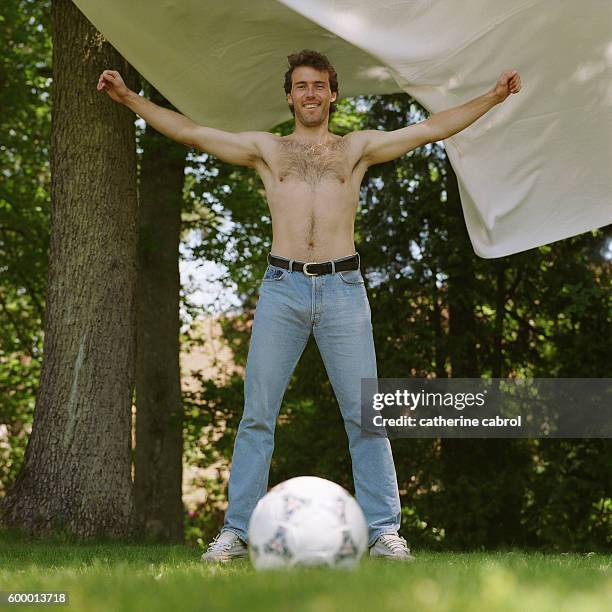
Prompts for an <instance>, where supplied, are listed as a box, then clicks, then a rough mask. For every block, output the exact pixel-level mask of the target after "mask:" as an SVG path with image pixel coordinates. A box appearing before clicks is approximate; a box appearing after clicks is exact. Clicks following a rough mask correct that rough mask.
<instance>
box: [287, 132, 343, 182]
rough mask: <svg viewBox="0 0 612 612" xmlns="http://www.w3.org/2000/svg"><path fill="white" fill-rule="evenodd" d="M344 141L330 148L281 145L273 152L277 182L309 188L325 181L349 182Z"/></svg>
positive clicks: (295, 144) (306, 145)
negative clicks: (274, 154) (301, 184)
mask: <svg viewBox="0 0 612 612" xmlns="http://www.w3.org/2000/svg"><path fill="white" fill-rule="evenodd" d="M347 149H348V148H347V146H346V143H345V141H344V139H341V138H339V139H338V140H336V141H334V142H332V143H330V144H324V145H323V144H320V145H317V144H315V145H309V144H306V143H301V142H295V141H281V142H280V143H279V144H278V147H277V152H276V164H275V165H276V166H277V168H278V180H279V181H281V182H282V181H291V180H292V179H293V180H298V181H301V182H305V183H307V184H309V185H311V186H316V185H319V184H320V183H321V182H324V181H326V180H332V181H338V182H339V183H345V182H346V181H347V180H348V178H349V173H350V160H349V152H348V150H347Z"/></svg>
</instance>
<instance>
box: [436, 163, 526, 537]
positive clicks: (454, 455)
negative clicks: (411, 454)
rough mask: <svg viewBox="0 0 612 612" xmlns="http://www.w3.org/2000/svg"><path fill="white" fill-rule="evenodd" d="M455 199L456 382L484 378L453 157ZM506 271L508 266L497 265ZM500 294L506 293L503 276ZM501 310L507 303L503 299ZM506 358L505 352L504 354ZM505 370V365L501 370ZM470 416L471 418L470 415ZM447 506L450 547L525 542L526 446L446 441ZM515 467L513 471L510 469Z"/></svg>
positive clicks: (452, 337)
mask: <svg viewBox="0 0 612 612" xmlns="http://www.w3.org/2000/svg"><path fill="white" fill-rule="evenodd" d="M447 193H448V201H449V211H448V214H449V215H450V217H449V244H450V245H452V246H451V253H450V254H449V266H448V285H449V288H448V306H449V318H450V321H449V343H448V344H449V354H450V360H451V367H452V375H453V378H480V377H481V375H482V372H481V371H480V367H479V360H478V355H477V347H476V344H477V341H478V340H477V329H476V316H475V304H476V301H477V299H478V293H477V288H476V286H475V282H476V278H475V257H476V255H475V254H474V251H473V249H472V247H471V245H470V241H469V237H468V235H467V231H466V227H465V221H464V218H463V214H462V211H461V200H460V197H459V188H458V185H457V177H456V175H455V172H454V171H453V169H452V166H451V165H450V162H449V161H448V158H447ZM495 263H496V265H497V266H498V267H497V269H498V271H501V273H503V263H501V262H495ZM498 291H501V292H505V288H504V286H503V277H501V279H500V277H499V276H498ZM497 307H498V309H499V308H500V307H503V302H502V301H501V299H498V303H497ZM502 316H503V314H502V313H501V312H499V311H498V318H497V319H496V339H495V344H496V349H497V350H499V351H501V334H502V331H503V330H502V327H501V321H502V318H501V317H502ZM499 358H500V359H501V354H500V355H499ZM497 371H498V373H499V372H500V371H501V362H500V364H499V365H498V366H497ZM466 416H469V415H466ZM440 459H441V468H442V479H443V482H444V489H445V491H444V499H443V500H442V503H444V504H445V505H446V506H447V507H452V508H453V513H452V515H451V516H452V518H450V519H448V520H447V521H446V524H445V527H446V532H447V544H449V545H450V546H451V547H455V546H456V547H460V548H474V547H477V546H485V547H495V546H500V545H513V544H515V543H516V541H517V539H519V540H520V538H521V535H520V533H521V526H520V508H521V499H522V497H521V496H522V488H523V485H522V482H521V474H522V471H523V470H524V462H525V454H524V452H523V447H522V446H520V445H519V444H517V443H515V441H513V440H505V439H451V438H446V439H443V440H442V444H441V456H440ZM509 465H512V466H513V470H508V466H509Z"/></svg>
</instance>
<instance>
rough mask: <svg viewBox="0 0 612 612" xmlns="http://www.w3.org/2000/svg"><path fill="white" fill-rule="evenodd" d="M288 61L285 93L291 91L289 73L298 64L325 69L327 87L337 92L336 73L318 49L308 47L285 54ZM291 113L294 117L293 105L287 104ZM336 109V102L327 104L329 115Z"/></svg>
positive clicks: (291, 72)
mask: <svg viewBox="0 0 612 612" xmlns="http://www.w3.org/2000/svg"><path fill="white" fill-rule="evenodd" d="M287 61H288V63H289V70H287V72H285V93H286V94H289V93H291V75H292V74H293V71H294V70H295V69H296V68H298V67H299V66H309V67H310V68H316V69H317V70H321V71H323V70H327V74H328V75H329V88H330V89H331V91H332V93H334V92H335V93H336V94H338V75H337V74H336V69H335V68H334V67H333V66H332V65H331V63H330V61H329V60H328V59H327V57H325V55H323V54H322V53H319V52H318V51H312V50H310V49H304V50H302V51H300V52H299V53H292V54H291V55H288V56H287ZM289 108H290V109H291V113H292V115H293V116H294V117H295V110H294V108H293V105H291V104H290V105H289ZM335 110H336V104H335V103H334V102H332V103H331V104H330V106H329V116H330V117H331V115H332V113H333V112H334V111H335Z"/></svg>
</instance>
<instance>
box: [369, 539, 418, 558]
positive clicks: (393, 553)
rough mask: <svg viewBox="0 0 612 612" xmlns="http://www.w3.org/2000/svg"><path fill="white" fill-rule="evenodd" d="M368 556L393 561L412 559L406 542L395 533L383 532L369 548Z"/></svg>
mask: <svg viewBox="0 0 612 612" xmlns="http://www.w3.org/2000/svg"><path fill="white" fill-rule="evenodd" d="M370 557H380V558H385V559H393V560H394V561H414V557H413V556H412V555H411V554H410V549H409V548H408V543H407V542H406V540H404V538H402V537H401V536H399V535H398V534H397V533H384V534H383V535H381V536H380V537H379V538H378V540H376V542H374V544H373V545H372V547H371V548H370Z"/></svg>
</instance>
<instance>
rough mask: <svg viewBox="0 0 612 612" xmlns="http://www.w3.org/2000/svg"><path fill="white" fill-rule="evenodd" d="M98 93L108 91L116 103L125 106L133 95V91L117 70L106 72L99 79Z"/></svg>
mask: <svg viewBox="0 0 612 612" xmlns="http://www.w3.org/2000/svg"><path fill="white" fill-rule="evenodd" d="M96 89H97V90H98V91H102V90H104V91H106V93H107V94H108V95H109V96H110V97H111V98H112V99H113V100H114V101H115V102H119V103H121V104H123V103H124V102H125V100H127V97H128V96H129V94H130V93H131V90H130V89H129V88H128V87H127V86H126V84H125V83H124V82H123V79H122V78H121V75H120V74H119V73H118V72H117V71H116V70H105V71H104V72H103V73H102V74H101V75H100V78H99V79H98V86H97V88H96Z"/></svg>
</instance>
